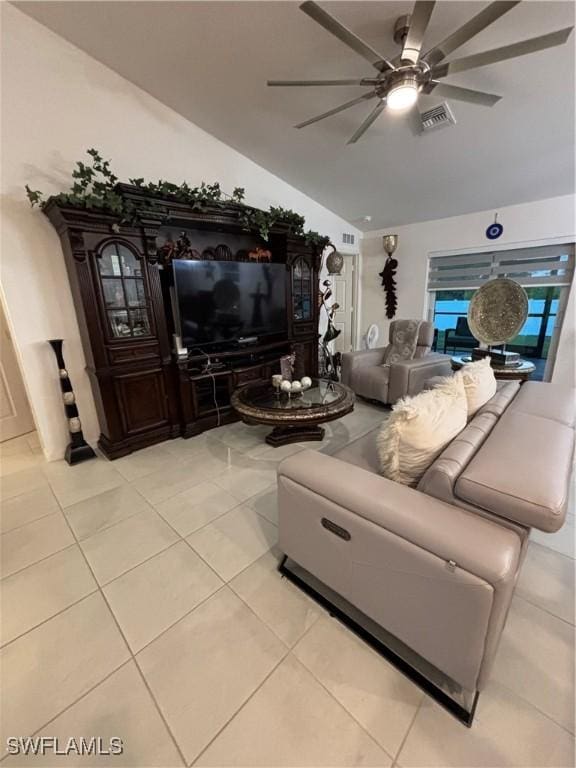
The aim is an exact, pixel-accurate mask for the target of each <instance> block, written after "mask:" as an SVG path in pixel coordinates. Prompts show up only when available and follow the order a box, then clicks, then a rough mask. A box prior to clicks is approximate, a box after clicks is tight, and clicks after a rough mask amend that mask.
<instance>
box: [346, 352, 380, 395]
mask: <svg viewBox="0 0 576 768" xmlns="http://www.w3.org/2000/svg"><path fill="white" fill-rule="evenodd" d="M387 349H388V347H377V348H376V349H363V350H360V351H359V352H343V353H342V369H341V379H342V383H343V384H346V385H347V386H351V379H352V373H353V371H355V370H357V369H358V368H368V367H372V366H374V365H382V363H383V362H384V353H385V352H386V350H387Z"/></svg>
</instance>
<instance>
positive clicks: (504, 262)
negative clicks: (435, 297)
mask: <svg viewBox="0 0 576 768" xmlns="http://www.w3.org/2000/svg"><path fill="white" fill-rule="evenodd" d="M573 274H574V244H573V243H568V244H566V245H545V246H540V247H537V248H517V249H514V250H510V251H491V252H488V253H467V254H461V255H456V256H438V257H435V256H431V257H430V268H429V273H428V290H429V291H443V290H452V289H466V288H479V287H480V286H481V285H482V284H483V283H485V282H486V281H487V280H491V279H492V278H494V277H509V278H511V279H512V280H516V281H517V282H518V283H520V285H523V286H524V287H528V286H544V285H556V286H567V285H570V283H571V281H572V276H573Z"/></svg>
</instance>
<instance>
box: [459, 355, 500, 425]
mask: <svg viewBox="0 0 576 768" xmlns="http://www.w3.org/2000/svg"><path fill="white" fill-rule="evenodd" d="M462 378H463V380H464V389H465V391H466V399H467V401H468V416H469V417H471V416H474V414H475V413H476V412H477V411H478V410H479V409H480V408H481V407H482V406H483V405H484V404H485V403H487V402H488V400H490V399H491V398H492V397H494V395H495V394H496V377H495V376H494V371H493V370H492V368H491V366H490V358H489V357H485V358H483V359H482V360H477V361H476V362H474V363H467V364H466V365H465V366H464V367H463V368H462Z"/></svg>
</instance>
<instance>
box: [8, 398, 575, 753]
mask: <svg viewBox="0 0 576 768" xmlns="http://www.w3.org/2000/svg"><path fill="white" fill-rule="evenodd" d="M383 416H384V413H383V411H382V410H381V409H378V408H375V407H372V406H369V405H367V404H364V403H359V404H358V405H357V407H356V409H355V411H354V413H352V414H350V415H348V416H346V417H345V418H343V419H341V420H340V421H337V422H333V423H332V424H331V425H328V429H327V436H326V439H325V440H324V442H323V443H321V444H316V443H309V444H307V445H306V446H305V447H307V448H312V449H313V450H322V451H324V452H326V453H332V452H334V451H335V450H337V449H338V448H340V447H342V446H344V445H346V444H347V443H348V442H350V441H351V440H353V439H355V438H356V437H358V436H360V435H362V434H364V433H365V432H367V431H369V430H370V429H372V428H373V427H374V426H375V424H377V423H378V421H379V420H381V419H382V418H383ZM266 431H267V430H266V429H261V428H259V427H247V426H245V425H243V424H233V425H229V426H225V427H221V428H219V429H215V430H212V431H211V432H209V433H207V434H204V435H201V436H199V437H197V438H192V439H190V440H187V441H184V440H173V441H170V442H167V443H164V444H162V445H158V446H154V447H152V448H149V449H146V450H144V451H140V452H139V453H137V454H135V455H133V456H128V457H126V458H123V459H121V460H119V461H117V462H108V461H105V460H104V459H101V458H99V459H96V460H93V461H90V462H87V463H85V464H83V465H80V466H78V467H68V466H67V465H66V464H65V463H64V462H54V463H51V464H47V463H45V462H44V461H43V459H42V456H41V454H40V451H39V448H38V441H37V439H36V437H35V435H33V434H32V435H28V436H24V437H23V438H17V439H16V440H13V441H9V442H8V443H3V444H2V445H0V459H1V466H0V474H1V475H2V478H1V479H2V488H1V490H2V502H3V503H2V516H1V528H0V531H1V536H0V544H1V553H2V581H1V582H0V594H1V598H2V620H1V635H0V644H1V646H2V647H1V649H0V663H1V664H2V702H1V703H2V705H3V706H2V717H1V721H2V722H1V724H2V728H1V733H2V739H3V740H4V739H5V738H6V737H7V736H27V735H31V734H36V735H45V736H57V737H59V738H60V740H61V741H65V740H67V739H68V738H69V737H70V736H75V737H77V738H79V737H81V736H84V737H88V738H89V737H91V736H101V737H102V738H104V739H108V738H110V737H111V736H119V737H120V738H122V739H123V740H124V747H125V751H124V754H123V755H122V756H116V757H102V758H100V759H95V758H92V759H91V760H89V761H87V760H86V759H84V760H78V759H75V758H73V757H68V758H63V757H58V756H54V755H52V756H48V757H38V756H34V757H31V756H28V757H18V758H16V757H11V756H7V755H5V753H4V741H3V743H2V755H3V759H2V760H1V762H3V763H4V764H5V765H35V766H40V765H51V766H74V765H77V764H79V765H88V764H90V765H96V764H97V765H107V766H119V765H123V766H132V767H133V768H141V767H142V768H143V767H144V766H159V767H160V766H162V767H164V768H168V767H169V766H180V765H191V764H195V765H203V766H245V768H248V767H249V766H269V767H272V766H301V767H302V768H304V767H308V768H316V766H344V765H348V766H360V765H366V766H399V767H400V766H403V767H404V768H408V767H409V766H419V767H421V768H429V767H431V766H439V767H442V768H444V767H445V766H453V767H454V768H464V767H465V766H478V768H492V767H493V768H500V767H501V766H521V767H522V768H524V767H527V766H534V768H541V767H542V766H572V765H573V764H574V736H573V734H574V708H573V702H574V684H573V681H574V560H573V557H574V541H573V537H574V517H573V513H574V504H573V501H572V506H571V516H570V517H569V519H568V524H567V525H566V526H565V528H564V529H563V530H562V531H561V532H559V533H558V534H554V535H551V536H548V535H545V534H537V535H535V536H534V541H533V543H531V544H530V547H529V551H528V556H527V560H526V563H525V565H524V568H523V570H522V574H521V577H520V580H519V584H518V589H517V592H516V597H515V598H514V602H513V604H512V609H511V612H510V616H509V619H508V624H507V627H506V630H505V632H504V636H503V639H502V643H501V647H500V650H499V655H498V660H497V663H496V666H495V670H494V674H493V679H492V681H491V683H490V684H489V685H488V687H487V689H486V690H485V691H484V692H483V694H482V696H481V698H480V703H479V707H478V712H477V715H476V720H475V723H474V726H473V728H472V729H471V730H468V729H466V728H464V727H463V726H462V725H460V724H459V723H457V722H456V721H455V720H454V719H453V718H451V717H450V716H449V715H447V714H446V713H445V712H444V710H442V709H441V708H440V707H438V706H437V705H436V704H434V703H433V702H432V701H430V700H429V699H428V698H427V697H426V696H424V695H423V694H422V693H421V692H420V691H419V689H418V688H416V687H415V686H414V685H413V684H412V683H410V682H409V681H407V680H406V679H405V678H404V677H403V676H402V675H400V674H399V673H398V672H397V671H396V670H395V669H394V668H393V667H391V666H390V665H389V664H388V663H387V662H386V661H384V660H383V659H382V658H381V657H379V656H378V655H376V654H375V653H374V652H373V651H372V650H370V649H369V648H367V647H366V646H365V645H364V644H363V643H362V642H361V641H359V640H358V639H357V638H356V637H355V636H354V635H352V634H351V633H350V632H349V631H348V630H347V629H345V628H344V627H342V626H341V625H340V624H339V623H338V622H336V621H335V620H334V619H332V618H330V617H329V616H328V614H327V613H326V612H325V611H323V610H322V609H320V608H319V607H318V606H317V605H316V604H315V603H313V602H312V601H311V600H309V599H308V598H307V597H305V596H304V595H303V594H302V593H301V592H300V591H299V590H298V589H297V588H296V587H294V586H293V585H292V584H291V583H290V582H288V581H286V580H285V579H281V578H280V577H279V575H278V573H277V571H276V566H277V563H278V558H279V556H280V553H279V552H278V550H277V549H276V547H275V542H276V534H277V522H278V516H277V501H276V490H275V472H276V468H277V466H278V463H279V461H280V460H281V459H283V458H284V457H286V456H288V455H290V454H291V453H293V452H296V451H300V450H302V449H303V446H300V445H296V446H288V447H285V448H281V449H273V448H270V447H269V446H267V445H266V443H265V442H264V441H263V437H264V435H265V434H266Z"/></svg>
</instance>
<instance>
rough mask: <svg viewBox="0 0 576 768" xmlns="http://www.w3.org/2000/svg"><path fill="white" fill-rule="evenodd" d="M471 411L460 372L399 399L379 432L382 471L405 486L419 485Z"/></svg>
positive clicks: (463, 424)
mask: <svg viewBox="0 0 576 768" xmlns="http://www.w3.org/2000/svg"><path fill="white" fill-rule="evenodd" d="M467 412H468V411H467V404H466V395H465V392H464V384H463V381H462V377H461V376H460V375H455V376H452V377H447V378H446V380H445V382H444V383H442V384H440V385H439V386H437V387H435V388H434V389H431V390H428V391H425V392H421V393H420V394H419V395H416V396H415V397H405V398H403V399H402V400H399V401H398V402H397V403H396V405H395V406H394V407H393V408H392V413H391V415H390V418H389V419H388V420H387V421H386V422H385V423H384V425H383V427H382V430H381V431H380V434H379V435H378V451H379V455H380V462H381V467H382V474H383V475H384V476H385V477H387V478H389V479H390V480H396V481H397V482H400V483H404V484H405V485H416V484H417V483H418V481H419V480H420V478H421V477H422V475H423V474H424V473H425V472H426V470H427V469H428V467H429V466H430V464H431V463H432V462H433V461H434V459H435V458H436V457H437V456H438V454H439V453H440V452H441V451H442V450H443V449H444V448H445V446H446V445H447V444H448V443H449V442H450V441H451V440H453V439H454V438H455V437H456V435H457V434H458V433H459V432H461V431H462V430H463V429H464V427H465V426H466V418H467Z"/></svg>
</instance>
